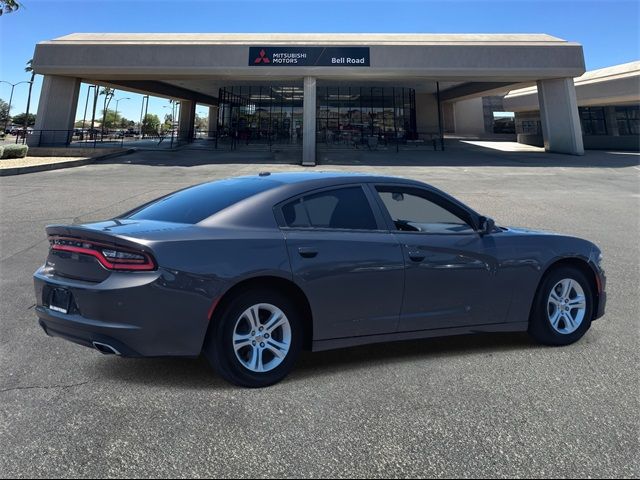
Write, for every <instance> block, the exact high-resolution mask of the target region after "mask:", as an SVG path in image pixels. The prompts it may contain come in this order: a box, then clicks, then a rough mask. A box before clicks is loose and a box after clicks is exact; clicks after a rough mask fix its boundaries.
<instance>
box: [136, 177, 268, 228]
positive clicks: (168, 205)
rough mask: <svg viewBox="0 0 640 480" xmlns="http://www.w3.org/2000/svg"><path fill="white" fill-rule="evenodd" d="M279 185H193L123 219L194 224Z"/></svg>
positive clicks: (247, 181)
mask: <svg viewBox="0 0 640 480" xmlns="http://www.w3.org/2000/svg"><path fill="white" fill-rule="evenodd" d="M277 185H279V183H278V182H275V181H272V180H269V179H267V178H262V177H260V178H251V177H247V178H230V179H227V180H220V181H217V182H211V183H205V184H203V185H196V186H195V187H191V188H187V189H185V190H180V191H179V192H175V193H172V194H170V195H167V196H166V197H162V198H160V199H158V200H156V201H154V202H152V203H150V204H148V205H145V206H143V207H141V208H139V209H138V210H135V211H133V212H132V213H130V214H129V215H127V216H126V217H125V218H130V219H134V220H157V221H161V222H175V223H190V224H196V223H198V222H201V221H202V220H204V219H206V218H209V217H210V216H211V215H213V214H215V213H218V212H219V211H221V210H223V209H225V208H227V207H229V206H231V205H233V204H234V203H238V202H239V201H241V200H244V199H246V198H249V197H251V196H253V195H256V194H258V193H260V192H264V191H266V190H269V189H271V188H274V187H276V186H277Z"/></svg>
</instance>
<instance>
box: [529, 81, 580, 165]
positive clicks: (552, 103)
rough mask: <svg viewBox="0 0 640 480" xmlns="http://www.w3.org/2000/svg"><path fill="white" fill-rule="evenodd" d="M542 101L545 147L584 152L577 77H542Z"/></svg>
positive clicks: (578, 153) (552, 149)
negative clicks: (575, 80)
mask: <svg viewBox="0 0 640 480" xmlns="http://www.w3.org/2000/svg"><path fill="white" fill-rule="evenodd" d="M538 101H539V103H540V121H541V123H542V137H543V139H544V149H545V150H546V151H547V152H557V153H569V154H571V155H584V145H583V143H582V129H581V128H580V117H579V115H578V102H577V101H576V89H575V86H574V85H573V78H554V79H551V80H538Z"/></svg>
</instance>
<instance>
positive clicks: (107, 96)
mask: <svg viewBox="0 0 640 480" xmlns="http://www.w3.org/2000/svg"><path fill="white" fill-rule="evenodd" d="M115 94H116V90H115V88H109V87H104V88H103V89H102V90H101V91H100V95H104V110H103V111H102V125H101V128H102V135H104V125H105V123H106V120H107V110H108V109H109V103H111V99H112V98H113V96H114V95H115Z"/></svg>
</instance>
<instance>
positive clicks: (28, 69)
mask: <svg viewBox="0 0 640 480" xmlns="http://www.w3.org/2000/svg"><path fill="white" fill-rule="evenodd" d="M24 71H25V72H27V73H30V74H31V82H30V83H29V96H28V97H27V116H26V117H25V120H26V119H27V118H29V117H28V115H29V107H30V106H31V89H32V88H33V80H34V79H35V78H36V72H34V71H33V58H32V59H31V60H29V61H28V62H27V66H26V67H25V68H24ZM34 118H35V116H34ZM34 124H35V121H34ZM24 127H25V128H27V127H28V125H25V126H24Z"/></svg>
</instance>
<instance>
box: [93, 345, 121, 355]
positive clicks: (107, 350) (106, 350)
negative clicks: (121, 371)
mask: <svg viewBox="0 0 640 480" xmlns="http://www.w3.org/2000/svg"><path fill="white" fill-rule="evenodd" d="M93 348H95V349H96V350H98V351H99V352H100V353H103V354H105V355H120V352H119V351H118V350H116V349H115V348H113V347H112V346H111V345H107V344H106V343H100V342H93Z"/></svg>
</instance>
